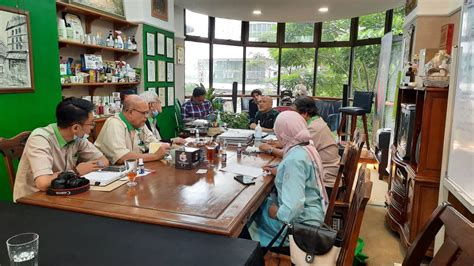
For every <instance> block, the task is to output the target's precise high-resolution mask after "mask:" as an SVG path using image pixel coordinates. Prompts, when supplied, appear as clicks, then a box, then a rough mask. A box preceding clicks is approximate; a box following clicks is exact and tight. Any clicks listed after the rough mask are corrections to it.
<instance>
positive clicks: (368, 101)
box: [352, 91, 374, 114]
mask: <svg viewBox="0 0 474 266" xmlns="http://www.w3.org/2000/svg"><path fill="white" fill-rule="evenodd" d="M373 99H374V93H373V92H366V91H354V103H353V104H352V106H353V107H360V108H362V109H364V111H365V113H367V114H370V112H371V110H372V101H373Z"/></svg>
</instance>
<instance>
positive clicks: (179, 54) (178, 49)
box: [176, 45, 184, 65]
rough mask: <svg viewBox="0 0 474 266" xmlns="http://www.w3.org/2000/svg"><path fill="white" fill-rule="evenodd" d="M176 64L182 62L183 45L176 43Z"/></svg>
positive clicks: (181, 63)
mask: <svg viewBox="0 0 474 266" xmlns="http://www.w3.org/2000/svg"><path fill="white" fill-rule="evenodd" d="M176 64H180V65H183V64H184V46H178V45H176Z"/></svg>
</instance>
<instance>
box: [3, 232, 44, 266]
mask: <svg viewBox="0 0 474 266" xmlns="http://www.w3.org/2000/svg"><path fill="white" fill-rule="evenodd" d="M7 250H8V256H9V257H10V266H20V265H21V266H38V250H39V235H38V234H36V233H22V234H18V235H15V236H12V237H10V238H9V239H8V240H7Z"/></svg>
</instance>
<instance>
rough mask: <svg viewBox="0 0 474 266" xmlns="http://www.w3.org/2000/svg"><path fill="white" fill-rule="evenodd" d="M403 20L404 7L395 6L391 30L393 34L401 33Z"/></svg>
mask: <svg viewBox="0 0 474 266" xmlns="http://www.w3.org/2000/svg"><path fill="white" fill-rule="evenodd" d="M404 22H405V7H404V6H401V7H397V8H395V9H394V10H393V22H392V32H393V35H398V34H403V23H404Z"/></svg>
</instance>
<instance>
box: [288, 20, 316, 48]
mask: <svg viewBox="0 0 474 266" xmlns="http://www.w3.org/2000/svg"><path fill="white" fill-rule="evenodd" d="M313 37H314V23H286V24H285V42H288V43H298V42H313Z"/></svg>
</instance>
